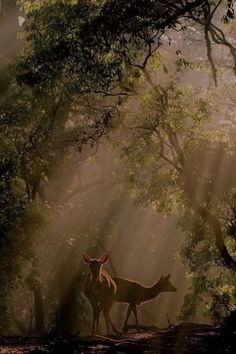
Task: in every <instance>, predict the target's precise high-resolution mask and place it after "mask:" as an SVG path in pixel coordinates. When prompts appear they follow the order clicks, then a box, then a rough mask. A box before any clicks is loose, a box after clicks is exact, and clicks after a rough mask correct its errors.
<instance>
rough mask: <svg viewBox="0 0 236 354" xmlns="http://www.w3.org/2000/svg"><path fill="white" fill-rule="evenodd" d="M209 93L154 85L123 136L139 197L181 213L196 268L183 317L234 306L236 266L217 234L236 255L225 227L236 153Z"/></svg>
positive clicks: (187, 255)
mask: <svg viewBox="0 0 236 354" xmlns="http://www.w3.org/2000/svg"><path fill="white" fill-rule="evenodd" d="M210 97H211V96H210V95H206V94H205V95H201V96H196V95H194V94H193V92H192V90H191V88H186V87H179V86H178V85H177V84H176V85H174V84H173V83H171V84H170V85H169V86H167V87H166V88H161V87H159V86H156V87H154V89H153V90H152V91H151V92H149V93H147V94H145V95H144V96H142V97H141V99H140V102H139V103H138V105H136V109H135V110H136V112H135V113H133V114H132V113H129V117H126V118H125V122H124V126H121V128H120V129H121V134H120V135H119V137H120V136H122V146H123V159H124V160H125V162H126V163H127V164H128V168H129V180H130V184H129V186H130V190H131V194H132V195H133V197H134V198H135V200H136V203H137V204H138V205H140V206H147V205H151V206H152V207H153V208H155V210H156V211H157V212H161V213H165V214H170V213H175V214H176V213H177V215H178V217H179V226H181V228H182V229H183V231H184V232H185V233H187V239H186V242H185V244H184V246H183V250H182V257H183V259H184V260H185V262H186V263H187V264H188V265H189V267H190V279H191V290H190V291H191V292H190V293H189V294H188V295H187V296H186V299H185V304H184V307H183V314H182V317H181V318H182V319H186V318H189V317H190V316H192V315H194V314H195V313H196V309H198V308H199V307H198V305H199V303H200V304H201V302H202V301H204V302H207V305H206V306H205V314H207V315H209V314H210V315H211V316H212V318H213V319H214V320H215V321H219V319H220V318H222V316H223V315H226V314H227V313H228V312H230V311H231V310H233V309H234V296H235V286H234V282H235V276H234V275H232V271H230V270H229V269H230V268H232V269H234V267H233V263H227V258H226V261H225V260H224V256H225V254H224V252H222V248H221V246H222V244H221V245H220V244H219V243H218V242H219V240H218V237H220V238H221V239H220V242H223V245H224V246H222V247H223V248H224V250H225V248H226V249H227V253H228V254H229V255H232V257H234V256H235V241H234V240H233V239H232V238H229V237H226V233H227V229H228V228H227V225H228V223H229V221H230V213H229V211H230V209H231V200H230V199H229V198H228V196H232V195H233V194H234V192H235V188H236V186H235V181H234V180H233V178H231V177H230V176H231V173H232V170H231V167H230V166H232V165H233V164H234V161H235V158H236V156H235V147H234V145H233V144H232V142H231V141H230V138H229V135H227V134H225V133H223V132H222V130H221V129H220V124H219V125H217V124H216V123H215V122H214V120H213V118H212V111H213V106H212V104H211V100H210ZM203 157H204V158H203ZM213 171H214V172H213ZM228 173H230V175H228ZM219 181H220V182H219ZM217 186H218V188H217ZM214 240H215V242H214ZM230 257H231V256H230ZM232 259H233V258H231V260H232ZM232 262H233V261H232ZM222 265H225V266H226V268H224V267H222ZM227 268H229V269H227Z"/></svg>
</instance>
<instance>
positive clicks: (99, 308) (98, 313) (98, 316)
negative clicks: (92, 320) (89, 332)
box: [96, 304, 102, 333]
mask: <svg viewBox="0 0 236 354" xmlns="http://www.w3.org/2000/svg"><path fill="white" fill-rule="evenodd" d="M101 311H102V305H101V304H100V306H99V307H98V312H97V323H96V333H98V332H99V318H100V314H101Z"/></svg>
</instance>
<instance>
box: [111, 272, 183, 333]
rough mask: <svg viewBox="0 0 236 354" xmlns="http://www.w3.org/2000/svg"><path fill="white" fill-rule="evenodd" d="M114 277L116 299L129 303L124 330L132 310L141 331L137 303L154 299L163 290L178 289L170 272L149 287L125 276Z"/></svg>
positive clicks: (171, 290) (172, 290) (173, 290)
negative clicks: (171, 279)
mask: <svg viewBox="0 0 236 354" xmlns="http://www.w3.org/2000/svg"><path fill="white" fill-rule="evenodd" d="M112 279H113V280H114V282H115V284H116V293H115V301H116V302H126V303H128V304H129V306H128V309H127V315H126V319H125V322H124V326H123V331H124V332H126V331H127V323H128V319H129V317H130V314H131V312H133V314H134V318H135V322H136V326H137V330H138V331H140V329H139V323H138V316H137V305H141V304H143V303H145V302H148V301H150V300H152V299H154V298H155V297H156V296H157V295H158V294H160V293H161V292H163V291H170V292H175V291H177V289H176V288H175V287H174V286H173V285H172V284H171V282H170V280H169V279H170V274H168V275H167V276H165V277H163V276H161V278H160V279H159V280H158V281H157V282H156V283H155V284H154V285H153V286H151V287H147V286H144V285H143V284H141V283H138V282H135V281H132V280H128V279H124V278H117V277H113V278H112Z"/></svg>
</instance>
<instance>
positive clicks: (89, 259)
mask: <svg viewBox="0 0 236 354" xmlns="http://www.w3.org/2000/svg"><path fill="white" fill-rule="evenodd" d="M83 261H84V263H86V264H89V263H90V262H91V257H90V256H89V255H88V254H83Z"/></svg>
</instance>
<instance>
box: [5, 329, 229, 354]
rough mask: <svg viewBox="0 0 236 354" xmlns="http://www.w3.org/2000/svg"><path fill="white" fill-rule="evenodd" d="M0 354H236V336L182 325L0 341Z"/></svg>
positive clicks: (223, 330)
mask: <svg viewBox="0 0 236 354" xmlns="http://www.w3.org/2000/svg"><path fill="white" fill-rule="evenodd" d="M0 353H1V354H3V353H4V354H9V353H22V354H23V353H24V354H29V353H34V354H40V353H41V354H43V353H45V354H46V353H67V354H70V353H71V354H72V353H73V354H76V353H81V354H82V353H83V354H87V353H90V354H92V353H94V354H95V353H96V354H107V353H145V354H154V353H155V354H171V353H173V354H174V353H188V354H195V353H196V354H198V353H205V354H208V353H209V354H216V353H230V354H231V353H232V354H233V353H236V332H235V331H232V330H230V329H226V328H221V327H214V326H208V325H197V324H180V325H178V326H172V327H171V328H169V329H167V330H158V329H156V328H154V327H153V328H148V329H145V330H144V329H143V330H142V332H141V333H132V334H127V335H122V336H119V337H117V336H116V337H105V336H104V337H103V336H95V337H80V336H73V337H63V338H62V337H61V338H49V337H45V338H36V337H28V338H24V337H1V338H0Z"/></svg>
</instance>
